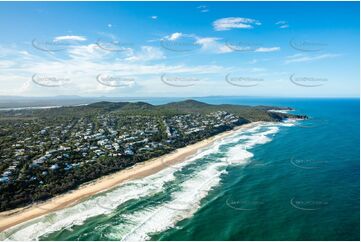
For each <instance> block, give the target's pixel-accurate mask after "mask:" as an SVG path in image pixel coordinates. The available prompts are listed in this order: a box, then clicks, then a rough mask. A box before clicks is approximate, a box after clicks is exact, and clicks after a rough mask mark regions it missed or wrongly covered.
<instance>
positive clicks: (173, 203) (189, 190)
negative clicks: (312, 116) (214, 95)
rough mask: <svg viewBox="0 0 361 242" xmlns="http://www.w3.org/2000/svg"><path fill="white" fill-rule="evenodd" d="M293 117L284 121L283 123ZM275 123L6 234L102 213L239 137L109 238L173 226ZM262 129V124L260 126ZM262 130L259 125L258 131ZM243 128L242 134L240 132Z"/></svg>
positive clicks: (15, 236) (34, 235)
mask: <svg viewBox="0 0 361 242" xmlns="http://www.w3.org/2000/svg"><path fill="white" fill-rule="evenodd" d="M288 124H292V123H286V125H285V126H287V125H288ZM277 126H282V124H271V125H270V124H269V125H265V124H260V125H258V126H256V127H253V128H251V129H249V130H240V131H237V132H235V133H234V134H233V135H232V136H230V137H226V138H224V139H223V140H220V141H218V142H215V143H214V144H213V145H211V146H209V147H207V148H204V149H201V150H200V151H199V152H198V153H197V154H196V155H194V156H192V157H190V158H189V159H188V160H186V161H185V162H182V163H178V164H176V165H174V166H172V168H176V169H170V168H167V169H164V170H162V171H160V172H158V173H156V174H154V175H151V176H148V177H146V178H143V179H139V180H137V181H132V182H128V183H126V184H123V185H121V186H119V187H117V188H116V189H114V190H112V191H109V192H107V193H104V194H101V195H98V196H95V197H92V198H91V199H89V200H86V201H84V202H81V203H79V204H77V205H75V206H73V207H70V208H66V209H63V210H61V211H58V212H55V213H51V214H49V215H46V216H43V217H40V218H37V219H34V220H32V221H29V222H25V223H23V224H20V225H18V226H16V227H14V228H12V229H10V230H7V231H6V232H7V234H11V236H10V237H9V238H8V239H10V240H36V239H39V237H40V236H44V235H47V234H50V233H52V232H55V231H59V230H61V229H64V228H71V227H72V226H74V225H81V224H83V223H84V222H85V220H86V219H88V218H90V217H94V216H97V215H101V214H107V213H111V212H112V211H113V210H114V209H115V208H116V207H118V206H119V205H120V204H122V203H124V202H126V201H129V200H131V199H138V198H141V197H145V196H149V195H152V194H155V193H158V192H160V191H162V190H163V189H164V184H165V183H166V182H169V181H172V180H174V179H175V176H174V172H175V171H177V170H179V169H181V168H182V167H184V166H186V165H188V164H189V163H191V162H194V161H196V160H197V159H200V158H204V157H206V156H207V155H210V154H214V153H217V152H219V148H220V146H221V145H224V144H229V143H233V142H239V141H242V143H241V144H237V145H235V146H233V147H231V148H229V149H228V150H227V154H226V156H227V157H226V159H220V160H219V161H218V162H216V163H209V165H207V167H206V168H205V169H204V170H202V171H199V172H195V173H194V174H191V175H190V177H189V179H188V180H186V181H184V182H183V183H182V184H181V185H180V187H181V190H180V191H177V192H174V193H173V194H172V199H171V200H170V201H169V202H167V203H165V204H162V205H159V206H157V207H154V208H147V209H141V210H139V211H137V212H135V213H134V214H131V215H128V216H127V217H126V219H127V221H128V223H127V224H126V225H122V226H120V227H114V229H113V232H112V233H111V234H108V236H109V238H113V239H114V238H116V239H121V238H123V239H127V240H128V239H131V240H133V239H134V240H143V239H148V238H149V235H148V234H149V233H152V232H160V231H163V230H165V229H167V228H170V227H172V226H174V225H175V224H176V223H177V222H178V221H180V220H183V219H185V218H188V217H190V216H192V214H194V213H195V212H196V211H197V210H198V209H199V207H200V202H201V200H202V199H203V198H204V197H205V196H206V195H207V194H208V192H209V191H210V190H211V189H212V188H213V187H214V186H217V185H218V184H219V182H220V177H221V174H222V173H224V172H225V167H227V165H230V164H244V163H245V162H247V160H249V159H250V158H251V157H252V156H253V154H252V153H251V152H249V151H248V149H249V148H252V147H254V146H255V145H258V144H264V143H267V142H269V141H271V137H270V136H272V135H274V134H275V133H277V132H278V131H279V128H278V127H277ZM264 129H265V130H264ZM260 130H262V131H260ZM246 132H247V134H246V135H245V133H246Z"/></svg>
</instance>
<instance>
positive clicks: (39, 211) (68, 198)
mask: <svg viewBox="0 0 361 242" xmlns="http://www.w3.org/2000/svg"><path fill="white" fill-rule="evenodd" d="M258 123H260V122H253V123H249V124H245V125H241V126H237V127H236V128H234V129H233V130H230V131H225V132H223V133H220V134H218V135H215V136H212V137H210V138H208V139H205V140H202V141H200V142H197V143H195V144H192V145H188V146H186V147H183V148H180V149H177V150H175V151H174V152H172V153H169V154H166V155H163V156H160V157H157V158H153V159H151V160H148V161H144V162H141V163H138V164H136V165H134V166H132V167H130V168H127V169H124V170H121V171H118V172H116V173H113V174H111V175H107V176H103V177H101V178H99V179H96V180H94V181H92V182H90V183H87V184H84V185H81V186H80V187H79V188H77V189H75V190H72V191H69V192H67V193H64V194H61V195H58V196H56V197H54V198H52V199H50V200H48V201H45V202H42V203H36V204H32V205H30V206H27V207H24V208H18V209H14V210H10V211H5V212H1V213H0V232H1V231H4V230H6V229H8V228H10V227H12V226H15V225H17V224H20V223H23V222H26V221H28V220H31V219H34V218H37V217H40V216H42V215H45V214H48V213H51V212H54V211H57V210H61V209H63V208H66V207H70V206H72V205H74V204H76V203H78V202H80V201H82V200H84V199H87V198H89V197H90V196H92V195H94V194H96V193H99V192H103V191H106V190H109V189H111V188H114V187H115V186H118V185H120V184H122V183H124V182H125V181H129V180H134V179H139V178H142V177H146V176H149V175H151V174H154V173H156V172H158V171H160V170H162V169H164V168H166V167H168V166H170V165H173V164H176V163H178V162H182V161H185V160H186V159H187V158H188V157H189V156H191V155H194V154H196V153H197V151H198V150H199V149H201V148H204V147H206V146H209V145H211V144H212V143H213V142H215V141H217V140H220V139H222V138H224V137H226V136H227V135H230V134H232V133H233V132H234V131H236V130H239V129H247V128H251V127H254V126H255V125H257V124H258Z"/></svg>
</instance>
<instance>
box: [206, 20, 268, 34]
mask: <svg viewBox="0 0 361 242" xmlns="http://www.w3.org/2000/svg"><path fill="white" fill-rule="evenodd" d="M255 25H261V22H259V21H258V20H255V19H251V18H240V17H229V18H221V19H217V20H216V21H214V22H213V27H214V30H216V31H225V30H231V29H252V28H254V26H255Z"/></svg>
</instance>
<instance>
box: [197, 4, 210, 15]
mask: <svg viewBox="0 0 361 242" xmlns="http://www.w3.org/2000/svg"><path fill="white" fill-rule="evenodd" d="M197 8H198V9H200V11H201V13H207V12H209V9H208V6H206V5H200V6H198V7H197Z"/></svg>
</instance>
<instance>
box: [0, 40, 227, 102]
mask: <svg viewBox="0 0 361 242" xmlns="http://www.w3.org/2000/svg"><path fill="white" fill-rule="evenodd" d="M1 49H2V47H1V46H0V50H1ZM5 49H7V50H8V52H0V53H1V54H0V65H1V67H2V68H1V70H0V73H1V77H2V80H3V81H2V83H1V88H0V95H30V96H32V95H37V96H46V95H47V96H49V95H103V94H106V95H112V94H114V95H119V94H120V93H121V94H124V95H128V96H132V95H138V94H139V95H146V94H147V93H148V94H149V93H157V92H158V91H159V90H161V88H162V83H161V82H160V81H159V75H160V73H168V74H179V75H183V74H189V75H192V74H193V73H197V74H205V75H211V74H212V75H213V74H214V73H225V72H227V71H228V69H227V68H224V67H223V66H218V65H191V66H187V65H184V64H165V63H154V64H153V63H152V64H149V63H145V61H150V60H156V59H162V58H164V55H163V52H162V51H161V50H160V49H158V48H156V47H151V46H143V47H141V48H140V50H133V51H132V52H129V53H127V56H126V57H125V58H121V57H119V52H115V53H114V52H110V51H108V52H107V51H105V50H102V49H100V48H97V47H96V46H94V45H84V46H77V47H76V48H73V49H71V50H68V51H63V52H62V53H55V54H56V55H59V56H56V57H58V58H59V59H61V61H59V59H58V58H54V57H53V56H51V55H49V54H48V53H47V52H44V53H39V52H32V53H30V54H29V57H28V58H26V59H25V58H23V56H24V52H23V51H21V50H18V49H17V48H16V49H11V48H10V47H8V46H7V47H6V48H5ZM92 54H94V58H92V57H91V56H92ZM14 63H15V64H14ZM101 73H111V74H112V73H113V74H114V75H120V76H123V75H126V76H130V77H131V78H134V79H135V83H136V85H133V86H132V87H131V88H132V89H127V88H128V87H125V88H122V87H119V88H117V87H107V86H105V87H104V86H102V85H101V84H100V83H98V82H97V81H96V77H97V76H98V75H99V74H101ZM34 74H40V75H45V76H49V77H54V78H59V77H63V76H66V77H67V78H69V80H70V81H69V82H68V83H66V84H65V85H63V86H59V87H42V86H39V85H37V84H36V83H34V82H32V81H31V77H32V76H33V75H34ZM151 80H154V81H153V82H151ZM129 88H130V87H129ZM142 90H143V92H142ZM144 92H145V93H144Z"/></svg>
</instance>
